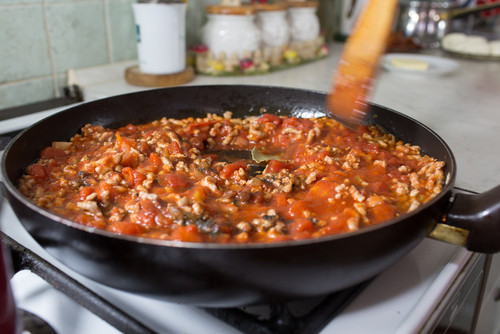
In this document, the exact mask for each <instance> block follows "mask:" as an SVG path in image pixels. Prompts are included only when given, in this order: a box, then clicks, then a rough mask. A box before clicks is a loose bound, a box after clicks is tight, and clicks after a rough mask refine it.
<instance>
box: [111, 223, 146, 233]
mask: <svg viewBox="0 0 500 334" xmlns="http://www.w3.org/2000/svg"><path fill="white" fill-rule="evenodd" d="M108 229H109V230H110V231H111V232H114V233H118V234H128V235H140V234H141V233H142V232H143V231H144V228H143V227H142V226H141V225H139V224H136V223H132V222H129V221H121V222H116V223H112V224H111V225H109V227H108Z"/></svg>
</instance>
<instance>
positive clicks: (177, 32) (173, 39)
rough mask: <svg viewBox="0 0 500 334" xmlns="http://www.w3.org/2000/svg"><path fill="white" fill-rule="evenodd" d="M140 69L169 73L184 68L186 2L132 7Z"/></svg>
mask: <svg viewBox="0 0 500 334" xmlns="http://www.w3.org/2000/svg"><path fill="white" fill-rule="evenodd" d="M132 7H133V11H134V17H135V25H136V29H137V52H138V57H139V68H140V70H141V72H143V73H146V74H172V73H178V72H181V71H184V70H185V68H186V3H134V4H132Z"/></svg>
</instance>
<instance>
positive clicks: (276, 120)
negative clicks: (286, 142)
mask: <svg viewBox="0 0 500 334" xmlns="http://www.w3.org/2000/svg"><path fill="white" fill-rule="evenodd" d="M257 122H259V123H267V122H269V123H273V124H274V125H281V123H283V119H282V118H281V117H279V116H276V115H272V114H264V115H262V116H260V117H259V118H258V119H257Z"/></svg>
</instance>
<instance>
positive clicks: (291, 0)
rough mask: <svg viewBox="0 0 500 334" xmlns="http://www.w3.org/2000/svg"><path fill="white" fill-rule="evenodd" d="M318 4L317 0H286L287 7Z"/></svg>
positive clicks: (307, 6) (314, 5) (308, 6)
mask: <svg viewBox="0 0 500 334" xmlns="http://www.w3.org/2000/svg"><path fill="white" fill-rule="evenodd" d="M318 6H319V3H318V1H314V0H304V1H302V0H288V7H291V8H317V7H318Z"/></svg>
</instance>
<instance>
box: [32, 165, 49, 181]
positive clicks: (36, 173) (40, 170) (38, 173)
mask: <svg viewBox="0 0 500 334" xmlns="http://www.w3.org/2000/svg"><path fill="white" fill-rule="evenodd" d="M28 174H29V175H31V176H33V177H34V178H35V179H46V178H47V172H46V171H45V167H43V166H42V165H40V164H33V165H31V166H30V167H29V169H28Z"/></svg>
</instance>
